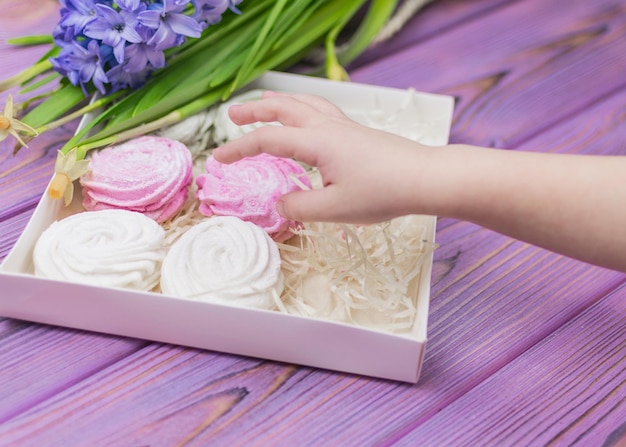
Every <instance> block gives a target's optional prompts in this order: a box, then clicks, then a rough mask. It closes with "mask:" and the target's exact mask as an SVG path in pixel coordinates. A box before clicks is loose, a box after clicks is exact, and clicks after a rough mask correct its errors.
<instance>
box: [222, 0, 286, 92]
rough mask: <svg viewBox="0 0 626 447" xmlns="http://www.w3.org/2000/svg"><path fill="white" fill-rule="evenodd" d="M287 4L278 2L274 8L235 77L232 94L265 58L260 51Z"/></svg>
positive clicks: (284, 0) (231, 88)
mask: <svg viewBox="0 0 626 447" xmlns="http://www.w3.org/2000/svg"><path fill="white" fill-rule="evenodd" d="M286 3H287V0H277V1H276V4H275V5H274V7H273V8H272V10H271V12H270V15H269V17H268V18H267V20H266V21H265V23H264V24H263V28H261V31H260V33H259V35H258V37H257V39H256V40H255V42H254V45H252V47H251V48H250V51H249V52H248V55H247V57H246V60H245V61H244V62H243V64H242V65H241V67H240V68H239V71H238V73H237V75H236V76H235V80H234V81H233V84H232V85H231V87H230V91H231V92H232V91H234V90H236V89H237V87H238V86H240V85H241V80H242V79H243V78H245V77H246V76H247V75H248V73H249V72H250V71H251V70H252V67H254V65H255V64H256V63H257V61H258V60H259V59H260V58H261V57H262V56H263V52H261V51H260V49H261V46H262V45H263V43H264V42H265V39H266V38H267V35H268V34H269V33H270V30H271V29H272V27H273V26H274V24H275V23H276V20H278V16H279V15H280V13H281V12H282V10H283V9H284V8H285V5H286Z"/></svg>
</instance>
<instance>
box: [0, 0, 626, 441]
mask: <svg viewBox="0 0 626 447" xmlns="http://www.w3.org/2000/svg"><path fill="white" fill-rule="evenodd" d="M1 3H2V14H1V15H0V78H4V77H6V76H7V75H10V74H13V73H15V72H17V71H18V69H20V68H22V67H25V66H27V65H29V64H31V63H32V62H33V61H34V60H36V58H37V57H38V56H39V55H40V54H41V50H40V49H14V48H9V46H8V45H7V44H6V42H5V39H6V38H7V37H12V36H17V35H24V34H34V33H42V32H50V31H51V30H52V29H53V27H54V24H55V21H56V20H57V14H58V3H57V2H56V1H53V0H29V1H28V2H26V1H19V0H2V2H1ZM350 71H351V75H352V79H353V80H354V81H357V82H363V83H370V84H376V85H386V86H393V87H401V88H406V87H414V88H415V89H417V90H421V91H429V92H437V93H444V94H448V95H453V96H455V97H456V98H457V106H456V112H455V119H454V124H453V128H452V135H451V140H452V141H453V142H466V143H472V144H478V145H485V146H494V147H503V148H508V149H511V150H527V151H545V152H570V153H596V154H623V155H626V1H625V0H594V1H588V0H552V1H544V0H525V1H521V0H519V1H511V0H509V1H505V0H472V1H461V0H438V1H436V2H435V3H434V4H432V5H430V6H429V7H428V8H427V9H425V10H424V11H422V12H421V13H420V14H419V15H418V16H417V17H416V18H414V19H413V20H412V21H411V22H410V23H409V24H408V25H407V26H406V27H405V28H404V29H403V31H402V32H401V33H400V34H399V35H397V36H395V38H393V39H392V40H391V41H389V42H386V43H385V44H383V45H381V46H379V47H377V48H374V49H371V50H370V51H368V52H367V54H364V55H363V56H362V57H361V58H360V59H359V60H358V61H357V62H356V63H354V64H353V65H352V67H350ZM0 99H2V101H0V103H3V102H4V97H2V98H0ZM74 126H75V123H73V124H72V125H69V126H67V127H66V128H65V129H61V130H60V131H58V132H55V133H53V134H52V135H48V136H45V137H41V138H40V139H37V140H35V142H34V143H33V144H32V146H31V148H30V149H29V150H23V151H21V152H20V153H19V154H18V155H17V156H16V157H13V156H12V155H11V154H10V153H9V151H8V150H7V146H6V145H4V146H2V150H1V151H0V260H1V259H3V258H4V257H5V256H6V255H7V253H8V251H9V250H10V249H11V247H12V246H13V244H14V243H15V241H16V239H17V237H18V236H19V234H20V232H21V231H22V229H23V228H24V226H25V225H26V223H27V221H28V219H29V217H30V215H31V214H32V211H33V209H34V207H35V205H36V204H37V202H38V200H39V197H40V196H41V194H42V192H43V190H44V188H45V185H46V183H47V182H48V179H49V177H50V175H51V173H52V170H53V163H54V159H55V155H56V154H55V151H56V149H57V148H58V147H59V144H60V143H61V142H62V141H63V140H65V139H67V138H68V136H69V135H71V133H72V132H73V130H74ZM494 187H497V185H494ZM598 218H601V216H598ZM589 237H593V235H589ZM437 241H438V242H439V244H440V248H439V249H438V250H437V251H436V254H435V265H434V271H433V277H432V287H433V291H432V300H431V308H430V316H429V318H430V319H429V326H428V332H429V344H428V348H427V355H426V359H425V363H424V369H423V372H422V376H421V379H420V381H419V383H418V384H417V385H412V386H411V385H407V384H403V383H396V382H392V381H385V380H377V379H372V378H364V377H358V376H353V375H347V374H340V373H335V372H329V371H324V370H317V369H313V368H307V367H299V366H293V365H286V364H280V363H275V362H271V361H261V360H258V359H251V358H245V357H239V356H234V355H226V354H219V353H214V352H207V351H200V350H196V349H189V348H184V347H179V346H171V345H165V344H159V343H150V342H146V341H141V340H135V339H126V338H120V337H115V336H106V335H101V334H96V333H89V332H81V331H77V330H70V329H64V328H58V327H49V326H44V325H39V324H34V323H27V322H22V321H16V320H11V319H2V318H0V445H2V446H5V445H7V446H9V445H10V446H14V445H18V446H22V445H28V446H30V445H33V446H42V445H63V446H69V445H81V446H82V445H116V446H132V445H151V446H160V445H163V446H171V445H358V446H362V445H391V444H394V445H424V446H442V445H459V446H471V445H498V446H500V445H581V446H601V445H605V446H616V445H625V443H626V275H624V274H621V273H618V272H613V271H609V270H604V269H600V268H597V267H593V266H589V265H586V264H583V263H581V262H577V261H574V260H571V259H567V258H564V257H562V256H558V255H556V254H553V253H550V252H547V251H545V250H541V249H538V248H536V247H533V246H529V245H527V244H524V243H521V242H517V241H515V240H512V239H509V238H507V237H504V236H501V235H499V234H496V233H493V232H491V231H487V230H485V229H482V228H480V227H477V226H475V225H472V224H469V223H465V222H459V221H455V220H450V219H440V220H439V222H438V227H437ZM0 293H2V292H1V291H0ZM363 348H364V349H367V347H366V346H364V347H363Z"/></svg>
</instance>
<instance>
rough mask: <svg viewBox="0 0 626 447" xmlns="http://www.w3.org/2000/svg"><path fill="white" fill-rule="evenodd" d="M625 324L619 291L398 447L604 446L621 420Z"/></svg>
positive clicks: (625, 391) (623, 295)
mask: <svg viewBox="0 0 626 447" xmlns="http://www.w3.org/2000/svg"><path fill="white" fill-rule="evenodd" d="M624 321H626V287H621V288H620V289H618V290H616V291H615V292H614V293H612V294H611V295H610V296H608V297H606V298H604V299H602V300H600V301H599V302H598V303H596V304H595V305H594V306H593V307H592V308H590V309H588V310H587V311H586V312H584V313H583V314H581V315H580V316H578V317H577V318H576V319H574V320H572V321H571V322H570V323H568V324H567V325H565V326H564V327H562V328H561V329H559V330H558V331H556V332H555V333H554V334H552V335H551V336H550V337H548V338H546V339H545V340H543V341H542V342H541V343H539V344H538V345H537V346H534V347H533V348H532V349H530V350H529V351H528V352H526V353H524V354H523V355H521V356H520V357H518V358H516V359H515V360H514V361H512V362H511V363H509V364H508V365H506V366H505V367H504V368H503V369H502V370H500V371H498V372H497V373H496V374H494V375H493V376H491V377H490V378H489V380H487V381H485V382H483V383H481V384H480V385H479V386H477V387H475V388H473V389H472V390H471V391H470V392H468V393H467V394H466V395H465V396H463V397H462V398H460V399H458V400H457V401H455V402H454V403H453V404H451V405H449V406H447V407H446V408H445V409H443V410H442V411H441V412H439V413H438V414H436V415H435V416H433V417H432V418H431V419H430V420H429V421H427V422H426V423H424V424H421V425H420V426H419V427H417V428H416V429H415V430H412V431H411V432H409V433H408V434H407V435H406V436H404V437H402V439H401V442H399V443H398V444H397V445H417V443H419V444H423V445H452V444H453V445H479V444H480V445H505V444H506V445H546V446H547V445H580V446H591V445H597V446H599V445H610V444H609V443H608V441H609V440H610V439H613V440H614V441H616V440H617V439H618V432H617V430H618V428H619V426H620V425H621V424H622V423H623V422H624V421H626V364H625V363H624V359H625V358H626V325H624ZM470 415H471V417H468V416H470ZM614 433H615V434H614ZM399 435H400V434H399ZM622 436H623V437H622V440H623V441H624V442H626V433H623V434H622ZM393 441H395V440H394V439H388V440H387V442H393ZM612 445H618V444H617V442H615V444H612Z"/></svg>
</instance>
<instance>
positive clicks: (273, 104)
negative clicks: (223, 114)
mask: <svg viewBox="0 0 626 447" xmlns="http://www.w3.org/2000/svg"><path fill="white" fill-rule="evenodd" d="M228 115H229V116H230V119H231V120H233V122H234V123H235V124H238V125H243V124H251V123H256V122H262V123H270V122H274V121H279V122H281V123H282V124H284V125H286V126H294V127H304V126H306V125H310V124H311V123H312V122H314V120H315V119H318V118H319V117H320V116H322V117H323V115H321V114H320V112H319V111H318V110H317V109H315V108H314V107H312V106H311V105H309V104H307V103H304V102H302V101H299V100H297V99H295V98H293V97H291V96H286V95H279V94H277V95H273V96H269V97H267V98H264V99H260V100H258V101H250V102H247V103H243V104H237V105H233V106H231V107H230V108H229V109H228Z"/></svg>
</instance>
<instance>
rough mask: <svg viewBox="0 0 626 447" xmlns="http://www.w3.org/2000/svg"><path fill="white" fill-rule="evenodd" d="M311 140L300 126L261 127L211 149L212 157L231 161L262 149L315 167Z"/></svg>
mask: <svg viewBox="0 0 626 447" xmlns="http://www.w3.org/2000/svg"><path fill="white" fill-rule="evenodd" d="M312 140H313V138H311V137H310V135H308V132H307V131H305V130H303V129H297V128H293V127H284V126H264V127H260V128H258V129H255V130H253V131H252V132H250V133H247V134H245V135H243V136H241V137H239V138H237V139H236V140H233V141H231V142H229V143H226V144H225V145H223V146H221V147H218V148H216V149H214V150H213V157H215V159H216V160H217V161H219V162H221V163H232V162H235V161H237V160H240V159H242V158H244V157H253V156H255V155H259V154H260V153H262V152H264V153H267V154H271V155H275V156H277V157H285V158H295V159H296V160H299V161H301V162H303V163H306V164H308V165H311V166H317V162H318V153H317V150H316V148H315V147H314V145H313V143H312Z"/></svg>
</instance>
